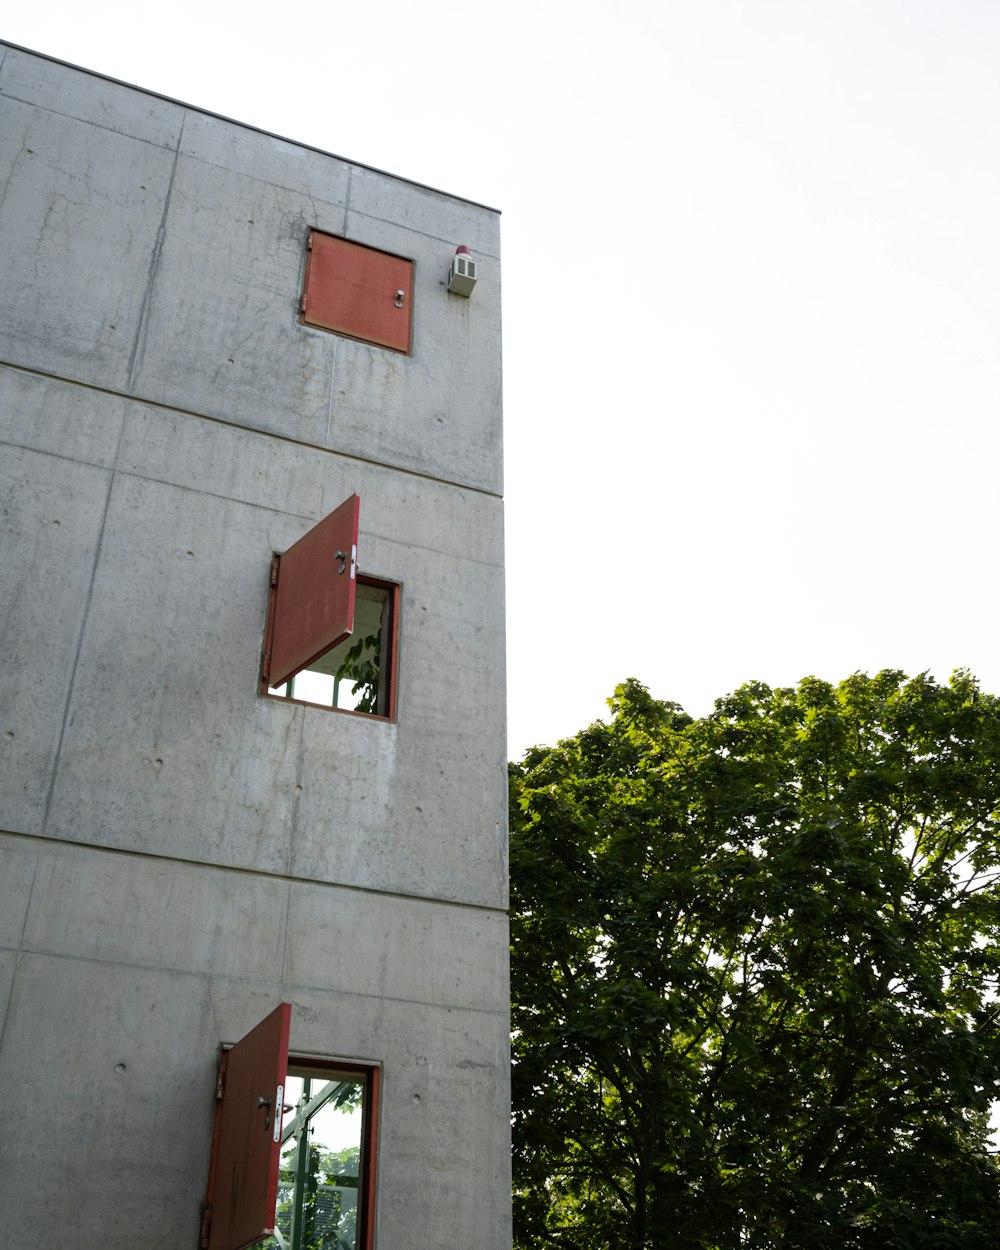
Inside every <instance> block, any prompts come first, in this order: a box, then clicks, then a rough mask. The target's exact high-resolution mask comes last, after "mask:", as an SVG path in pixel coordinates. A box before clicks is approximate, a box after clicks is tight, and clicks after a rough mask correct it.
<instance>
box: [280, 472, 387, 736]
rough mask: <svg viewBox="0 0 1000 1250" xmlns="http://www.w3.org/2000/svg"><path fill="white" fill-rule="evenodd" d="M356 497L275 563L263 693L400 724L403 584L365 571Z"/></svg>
mask: <svg viewBox="0 0 1000 1250" xmlns="http://www.w3.org/2000/svg"><path fill="white" fill-rule="evenodd" d="M360 509H361V501H360V499H359V498H358V496H357V495H350V496H349V497H348V498H347V499H345V500H344V502H343V503H342V504H340V506H339V507H337V508H335V509H334V510H333V512H331V513H329V514H328V515H327V516H325V517H323V519H322V520H321V521H318V522H317V523H316V524H315V525H314V526H313V527H312V529H310V530H308V531H307V532H306V533H305V534H303V535H302V537H301V538H300V539H299V540H298V541H297V542H295V543H293V544H292V546H291V547H289V548H288V550H287V551H285V552H282V553H281V554H280V555H279V554H276V555H275V556H274V557H273V559H272V561H271V595H270V600H269V602H268V610H267V626H266V628H265V630H264V654H263V659H262V662H261V669H260V687H259V689H260V693H261V694H265V695H271V696H273V697H275V698H283V699H291V700H294V701H295V702H297V703H308V704H312V705H314V706H317V705H318V706H320V707H328V708H337V709H338V710H340V711H345V712H355V713H360V714H362V715H366V716H378V717H382V718H384V719H385V720H394V719H395V716H396V668H397V663H398V654H399V602H400V593H399V589H400V588H399V586H398V584H397V583H395V582H387V581H383V580H382V579H381V578H377V577H370V576H365V575H364V574H361V573H359V572H358V535H359V525H360Z"/></svg>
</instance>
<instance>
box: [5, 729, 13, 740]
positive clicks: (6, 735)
mask: <svg viewBox="0 0 1000 1250" xmlns="http://www.w3.org/2000/svg"><path fill="white" fill-rule="evenodd" d="M13 736H14V731H13V729H8V730H7V732H6V734H5V735H4V737H6V738H13Z"/></svg>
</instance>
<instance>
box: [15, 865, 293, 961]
mask: <svg viewBox="0 0 1000 1250" xmlns="http://www.w3.org/2000/svg"><path fill="white" fill-rule="evenodd" d="M288 891H289V885H288V883H287V882H286V881H282V880H280V879H277V878H273V877H262V876H256V875H253V874H249V873H242V874H239V875H235V874H233V873H229V872H221V871H213V870H211V869H205V868H203V867H200V866H195V865H191V864H183V863H178V862H176V861H171V860H164V859H157V858H153V857H147V856H135V855H122V854H116V853H115V852H101V851H97V852H95V851H93V850H90V849H89V848H81V847H77V846H63V847H60V846H50V847H48V848H47V849H46V851H45V852H44V853H43V854H42V855H41V856H40V862H39V865H38V871H37V875H36V877H35V886H34V891H33V893H32V903H31V910H30V914H29V915H28V917H27V924H26V926H25V931H24V947H25V949H26V950H30V951H32V952H33V953H36V954H48V955H64V956H75V957H78V958H81V959H90V960H96V961H100V962H102V963H108V962H111V963H120V964H128V965H130V966H133V967H145V968H155V969H160V970H176V971H185V972H196V973H206V974H210V975H213V976H225V977H236V978H244V979H248V980H255V981H270V982H272V983H273V982H275V981H277V980H278V979H280V977H281V969H282V963H283V960H284V956H285V941H286V926H287V915H288Z"/></svg>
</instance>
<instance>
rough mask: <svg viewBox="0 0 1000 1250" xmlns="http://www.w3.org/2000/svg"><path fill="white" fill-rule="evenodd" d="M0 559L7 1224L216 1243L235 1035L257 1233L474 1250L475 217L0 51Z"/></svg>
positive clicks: (490, 811)
mask: <svg viewBox="0 0 1000 1250" xmlns="http://www.w3.org/2000/svg"><path fill="white" fill-rule="evenodd" d="M463 245H464V246H466V247H468V248H469V249H470V251H469V253H468V254H463V257H462V258H460V261H459V266H458V267H459V269H463V270H464V271H465V272H464V273H460V274H459V275H458V276H459V279H461V281H457V282H456V284H455V285H457V286H458V287H459V289H465V290H468V289H469V285H470V272H469V271H470V270H471V271H473V272H472V273H471V277H476V278H477V280H476V281H475V284H474V289H472V290H471V294H465V295H463V294H460V293H456V291H454V290H452V291H449V289H448V288H449V280H450V275H451V270H452V267H453V261H454V257H455V253H456V248H457V247H459V246H463ZM476 269H478V272H477V273H476V272H475V270H476ZM330 516H335V517H337V518H338V519H337V520H336V521H335V522H330V523H329V525H333V526H334V529H330V528H329V525H327V528H324V526H323V525H320V527H319V529H318V530H317V531H314V527H316V526H317V523H320V522H324V519H325V518H328V517H330ZM345 524H346V525H347V530H346V531H344V529H343V526H344V525H345ZM352 524H354V525H356V527H357V528H356V531H352V530H351V525H352ZM337 526H339V527H340V528H336V527H337ZM311 532H314V533H315V534H316V535H318V537H314V538H313V539H310V540H309V541H308V542H306V543H305V545H304V546H300V547H299V548H297V549H296V550H297V551H298V552H299V553H304V554H302V559H301V560H300V561H299V564H297V565H296V568H298V570H299V571H298V573H297V574H296V577H297V578H298V581H297V582H296V585H297V587H298V589H296V590H295V592H294V594H293V592H292V591H291V590H287V588H288V587H289V586H291V583H292V568H293V556H292V550H293V549H295V545H296V544H297V543H299V540H300V539H303V537H304V536H305V535H307V534H310V533H311ZM345 532H346V533H347V538H346V539H345V538H344V536H343V535H344V533H345ZM355 532H356V538H355V537H354V534H355ZM0 536H2V553H3V559H2V563H0V645H2V649H3V658H4V662H3V665H2V667H0V1025H2V1032H0V1088H2V1089H3V1091H4V1099H3V1103H4V1113H3V1116H2V1117H0V1216H2V1219H3V1223H4V1227H5V1228H6V1229H7V1230H8V1233H9V1235H10V1236H11V1237H13V1238H14V1239H15V1240H16V1241H17V1244H18V1245H19V1246H23V1247H25V1250H33V1248H39V1250H56V1248H57V1247H58V1250H94V1248H95V1247H101V1250H145V1248H147V1247H149V1248H152V1247H158V1248H164V1250H166V1248H169V1250H194V1248H195V1247H197V1246H198V1245H199V1244H206V1245H211V1246H212V1248H213V1250H215V1247H216V1246H218V1245H220V1244H221V1240H220V1238H221V1236H222V1234H221V1233H220V1232H219V1231H218V1227H219V1226H218V1224H217V1221H216V1216H217V1215H218V1211H219V1210H221V1208H222V1207H223V1206H224V1205H225V1206H226V1209H227V1211H228V1214H227V1216H226V1221H225V1222H227V1224H232V1226H233V1229H234V1230H235V1229H236V1227H237V1224H238V1219H237V1215H236V1214H234V1212H236V1208H237V1206H239V1205H240V1204H241V1203H242V1202H243V1201H244V1199H245V1198H246V1194H245V1193H242V1192H241V1193H238V1194H235V1195H234V1193H233V1187H234V1185H235V1187H236V1188H237V1189H239V1186H240V1185H241V1184H244V1179H243V1178H244V1173H243V1172H242V1171H240V1168H242V1166H243V1165H242V1164H238V1163H233V1162H231V1160H229V1157H228V1156H226V1159H225V1160H224V1161H223V1163H222V1164H221V1165H219V1166H218V1167H217V1169H216V1171H217V1175H216V1180H215V1189H214V1198H213V1199H212V1202H213V1204H214V1208H215V1213H214V1214H213V1220H212V1223H211V1224H206V1225H205V1226H204V1227H203V1218H202V1217H203V1210H202V1208H203V1201H204V1198H205V1194H206V1184H207V1179H208V1173H209V1169H210V1155H211V1152H212V1142H213V1125H214V1124H217V1123H218V1121H217V1119H216V1106H217V1103H216V1088H217V1070H218V1066H219V1058H220V1047H228V1046H229V1045H230V1044H232V1043H236V1042H238V1041H239V1040H240V1039H241V1038H243V1037H244V1036H245V1035H247V1034H250V1033H252V1031H253V1030H254V1029H255V1026H257V1025H258V1023H259V1022H261V1021H262V1020H265V1019H266V1018H270V1020H271V1021H272V1024H273V1026H274V1028H275V1029H276V1030H277V1033H276V1036H277V1035H279V1034H280V1033H281V1026H282V1019H284V1024H285V1027H286V1028H287V1031H288V1036H287V1044H288V1049H289V1052H290V1055H291V1059H290V1061H289V1062H290V1064H291V1069H292V1072H293V1073H295V1072H297V1073H298V1078H297V1079H298V1084H297V1085H296V1086H295V1088H294V1090H292V1089H291V1087H292V1086H293V1083H294V1082H293V1080H292V1078H289V1081H288V1087H289V1088H288V1089H286V1090H285V1092H284V1093H283V1094H279V1093H278V1091H277V1090H276V1089H275V1091H274V1094H273V1096H268V1097H260V1096H258V1095H257V1094H256V1093H255V1097H254V1106H253V1107H252V1108H251V1107H250V1106H249V1104H248V1105H247V1108H246V1109H245V1112H242V1113H241V1114H243V1115H244V1118H245V1119H246V1120H247V1122H248V1124H250V1125H251V1127H252V1130H253V1132H255V1133H258V1134H259V1135H260V1136H261V1139H262V1140H264V1141H265V1142H273V1143H274V1145H273V1148H272V1147H271V1146H267V1150H268V1152H269V1156H270V1157H271V1160H272V1163H273V1158H274V1156H275V1155H276V1153H277V1151H278V1149H279V1146H280V1150H281V1163H280V1168H281V1172H280V1176H281V1181H280V1188H279V1192H278V1205H279V1208H284V1209H285V1210H286V1212H287V1211H288V1210H289V1209H291V1207H292V1206H294V1204H295V1203H296V1202H298V1204H299V1205H298V1207H296V1208H295V1209H296V1211H297V1214H296V1216H295V1218H296V1219H299V1220H300V1221H301V1220H302V1219H304V1218H306V1216H305V1215H304V1214H303V1209H304V1208H303V1205H302V1202H303V1200H302V1199H301V1196H299V1197H296V1194H297V1193H299V1191H298V1190H296V1188H295V1187H296V1185H300V1183H301V1184H304V1183H305V1182H302V1181H301V1178H298V1179H296V1177H295V1176H292V1174H293V1173H294V1172H295V1169H296V1168H297V1167H298V1168H299V1169H300V1170H301V1169H302V1168H303V1167H305V1171H306V1172H308V1173H309V1177H310V1178H311V1180H310V1183H311V1185H312V1189H311V1190H310V1191H309V1196H308V1199H307V1200H306V1202H305V1208H309V1205H310V1203H311V1204H312V1214H313V1216H316V1213H317V1212H318V1211H319V1207H320V1206H321V1205H322V1203H321V1202H320V1199H322V1202H325V1204H326V1215H325V1216H324V1217H323V1218H326V1219H327V1220H328V1222H330V1221H332V1223H331V1224H330V1227H331V1229H333V1231H332V1232H330V1234H329V1240H327V1241H324V1242H323V1244H324V1245H329V1246H333V1245H334V1244H337V1245H339V1246H341V1247H343V1246H344V1245H350V1246H356V1248H357V1250H372V1248H373V1246H377V1247H378V1250H424V1248H428V1250H429V1248H432V1247H433V1248H437V1247H444V1246H447V1247H452V1248H454V1250H504V1248H505V1247H507V1246H509V1241H510V1230H509V1206H510V1180H509V1108H508V1101H509V1076H508V1067H507V1053H508V1051H507V1043H508V1036H507V924H506V912H505V907H506V797H505V796H506V789H505V775H504V760H505V741H504V660H503V656H504V652H503V564H502V561H503V547H502V537H503V536H502V511H501V393H500V271H499V219H498V215H497V213H496V212H495V211H494V210H492V209H488V208H485V207H482V206H480V205H477V204H473V203H469V202H467V201H464V200H462V199H459V198H456V197H454V196H451V195H445V194H442V193H441V192H438V191H435V190H432V189H430V188H428V187H424V186H420V185H416V184H414V183H412V182H408V181H404V180H402V179H399V178H394V177H390V176H388V175H387V174H384V173H381V172H378V171H376V170H373V169H370V168H367V167H365V166H363V165H359V164H356V163H352V162H350V161H346V160H342V159H339V158H337V157H335V156H331V155H329V154H327V153H324V152H320V151H317V150H314V149H311V148H308V147H304V146H301V145H298V144H295V143H293V142H289V141H288V140H285V139H282V138H278V137H276V136H274V135H271V134H266V133H263V132H261V131H259V130H255V129H252V128H249V127H246V126H242V125H239V124H236V123H234V122H231V121H227V120H225V119H222V118H220V117H217V116H214V115H211V114H208V113H205V112H202V111H199V110H198V109H194V108H190V107H188V106H186V105H183V104H180V103H178V102H176V101H172V100H168V99H164V98H163V97H160V96H157V95H153V94H150V93H148V92H144V91H141V90H138V89H135V88H133V87H130V86H127V85H125V84H122V83H119V82H114V81H110V80H108V79H106V78H103V77H100V76H98V75H95V74H91V73H87V72H84V71H81V70H79V69H76V68H73V67H70V66H67V65H65V64H62V63H59V62H55V61H52V60H49V59H47V58H45V57H42V56H39V55H37V54H34V53H30V52H27V51H25V50H23V49H18V48H14V47H11V46H9V45H2V44H0ZM355 541H356V548H357V550H356V563H355V560H354V558H353V557H354V552H353V551H352V549H351V548H352V546H353V544H354V542H355ZM310 543H312V546H310ZM282 553H288V556H287V558H286V559H285V561H284V563H282V561H281V554H282ZM276 554H277V555H278V559H277V560H275V556H276ZM296 559H298V557H297V556H296ZM300 566H301V567H300ZM355 574H356V576H355ZM275 580H276V585H275V586H273V585H272V583H273V582H274V581H275ZM348 585H349V589H350V596H349V597H350V598H351V600H352V605H351V606H352V607H353V610H354V612H355V613H356V616H355V623H354V625H353V630H354V632H353V633H352V634H351V635H350V636H348V635H347V634H346V633H345V630H347V629H349V628H352V626H351V623H350V621H349V620H347V618H345V617H344V616H343V613H344V612H346V611H347V610H348V608H347V606H345V603H346V601H345V602H341V600H344V599H345V596H346V594H347V592H346V590H345V589H344V588H345V587H346V586H348ZM331 587H332V590H331V589H330V588H331ZM286 590H287V593H285V592H286ZM328 590H329V591H330V594H329V595H328V593H327V592H328ZM341 592H343V594H342V593H341ZM331 596H332V598H331ZM328 599H329V600H330V602H327V600H328ZM334 600H336V602H334ZM282 613H284V616H282ZM317 614H319V616H320V617H322V618H323V619H322V621H321V622H320V629H321V633H322V630H324V629H325V630H327V632H326V633H323V634H322V637H320V638H319V641H317V635H316V634H315V633H314V632H310V631H311V630H313V625H314V623H315V622H314V617H316V615H317ZM327 618H329V619H327ZM269 619H270V620H271V621H272V623H273V624H272V627H271V628H270V629H269V628H268V621H269ZM345 621H346V623H345ZM303 622H305V624H303ZM300 626H301V628H300ZM283 630H284V631H286V632H285V634H283V633H282V631H283ZM265 635H267V638H268V639H270V641H268V642H267V643H266V645H265ZM286 635H287V636H286ZM272 644H273V651H272ZM279 652H281V654H282V655H284V656H285V657H286V658H285V659H284V660H283V661H282V665H281V671H280V672H279V671H278V662H277V659H275V658H274V657H276V656H277V655H278V653H279ZM289 657H290V658H289ZM272 660H273V662H274V665H275V667H272V668H270V669H269V673H268V683H271V682H276V681H278V680H279V679H280V681H282V682H284V679H285V677H286V676H287V674H288V673H290V672H293V671H295V670H296V669H301V668H302V667H303V665H305V666H306V667H307V668H310V669H312V670H313V671H314V672H318V673H320V674H321V676H319V677H316V678H309V679H308V680H315V681H317V682H319V683H320V685H323V683H324V682H325V686H324V688H323V691H322V692H321V693H316V691H317V689H318V687H308V688H307V687H306V686H303V685H301V684H299V683H302V682H305V681H306V680H307V679H306V678H305V677H297V678H296V679H295V680H296V684H295V685H294V687H293V688H292V689H291V691H289V689H288V687H286V686H283V685H282V686H281V687H280V688H279V689H274V690H272V689H269V688H268V683H265V684H263V685H262V683H261V674H262V671H263V668H264V667H266V666H267V665H268V664H270V663H271V662H272ZM334 683H336V684H337V685H338V686H339V687H340V696H341V697H343V696H346V697H347V699H348V700H350V699H351V698H352V697H353V698H355V699H357V700H358V701H359V703H358V707H357V708H355V710H345V709H344V708H343V706H339V707H337V708H332V707H330V706H319V704H321V703H324V702H325V703H330V702H331V700H332V699H333V697H334V696H333V695H332V694H331V687H332V686H333V685H334ZM352 690H354V691H355V693H354V695H353V696H352V693H351V691H352ZM289 693H291V695H292V697H281V695H282V694H284V695H285V696H288V695H289ZM282 1003H285V1004H289V1005H290V1011H286V1013H285V1016H284V1017H282V1014H281V1011H280V1010H279V1004H282ZM280 1041H281V1039H280V1037H279V1040H278V1045H279V1049H280ZM235 1053H236V1052H234V1054H235ZM227 1079H228V1078H227ZM254 1079H256V1078H254ZM308 1082H312V1084H311V1085H310V1084H308ZM320 1084H322V1088H323V1090H324V1091H325V1092H324V1094H323V1097H327V1096H328V1095H330V1096H331V1097H332V1102H330V1103H329V1104H328V1109H329V1108H339V1109H337V1110H336V1115H335V1116H334V1119H337V1117H338V1116H339V1117H340V1118H339V1120H338V1123H343V1124H344V1125H347V1124H355V1125H361V1128H360V1129H359V1130H358V1131H359V1132H360V1134H361V1136H360V1138H359V1140H358V1142H357V1144H356V1147H355V1148H348V1147H347V1146H344V1145H343V1142H337V1141H333V1140H332V1139H330V1140H325V1139H324V1140H322V1141H321V1140H320V1138H321V1137H323V1133H324V1132H325V1130H319V1129H317V1127H316V1123H315V1122H314V1121H311V1120H310V1116H311V1115H312V1114H313V1112H312V1111H311V1110H310V1108H309V1107H307V1106H306V1104H307V1103H309V1100H310V1098H312V1099H314V1100H315V1094H316V1090H317V1089H318V1088H320ZM248 1088H249V1087H248ZM265 1088H267V1089H268V1094H269V1095H270V1088H269V1087H267V1086H266V1084H265ZM289 1090H291V1092H289ZM310 1090H311V1091H312V1092H311V1093H310ZM331 1091H332V1094H331ZM228 1097H229V1093H228V1091H227V1092H226V1098H227V1099H228ZM274 1098H279V1099H281V1100H282V1101H284V1103H285V1104H286V1109H285V1111H284V1117H283V1121H282V1117H281V1116H278V1117H277V1119H278V1120H279V1125H278V1128H280V1127H281V1123H280V1122H283V1123H284V1125H285V1130H286V1135H287V1129H288V1126H289V1125H290V1124H294V1125H295V1126H296V1127H295V1133H293V1134H292V1136H291V1137H289V1138H288V1140H286V1141H284V1142H283V1143H282V1142H280V1141H276V1140H275V1138H277V1137H278V1136H279V1134H278V1132H277V1130H275V1131H274V1132H272V1124H273V1123H274V1116H275V1110H276V1109H275V1106H274ZM258 1103H259V1106H258ZM296 1103H298V1109H297V1110H293V1109H291V1108H292V1107H293V1105H294V1104H296ZM352 1109H353V1110H352ZM307 1122H308V1123H307ZM308 1129H311V1130H312V1138H311V1140H312V1146H313V1148H314V1149H313V1151H312V1154H310V1153H309V1133H308V1131H307V1130H308ZM250 1131H251V1130H250V1128H248V1129H247V1132H248V1133H249V1132H250ZM227 1132H228V1130H226V1129H224V1128H219V1129H218V1130H217V1134H218V1135H221V1136H219V1140H220V1141H221V1142H222V1144H221V1145H219V1146H218V1149H217V1154H216V1158H217V1159H218V1158H222V1155H221V1154H219V1153H218V1151H223V1152H224V1150H225V1149H228V1148H229V1147H227V1146H226V1141H228V1140H229V1139H228V1138H226V1133H227ZM296 1133H298V1134H300V1136H299V1137H296V1135H295V1134H296ZM223 1139H225V1140H223ZM320 1147H322V1148H324V1149H326V1150H327V1154H328V1156H329V1157H325V1158H324V1159H320V1158H319V1149H320ZM237 1149H238V1147H237ZM352 1149H353V1153H352ZM338 1151H339V1155H338V1158H340V1162H339V1163H337V1162H336V1160H335V1161H334V1162H333V1163H331V1162H330V1158H331V1157H332V1156H333V1155H334V1154H337V1152H338ZM359 1156H360V1161H359ZM303 1161H305V1164H304V1163H303ZM352 1168H353V1172H352V1170H351V1169H352ZM222 1173H225V1175H222ZM290 1177H291V1179H289V1178H290ZM269 1183H270V1182H269ZM254 1184H256V1182H254ZM352 1191H353V1192H352ZM331 1204H332V1206H331ZM332 1207H336V1212H339V1215H337V1214H336V1212H335V1213H334V1215H330V1210H331V1209H332ZM349 1208H350V1210H349ZM351 1210H353V1215H351V1216H350V1219H349V1218H348V1215H350V1211H351ZM308 1213H309V1212H308V1210H306V1214H308ZM338 1219H339V1221H340V1223H339V1224H337V1220H338ZM334 1225H336V1227H334ZM355 1225H356V1236H355V1231H354V1229H355ZM300 1228H301V1225H300ZM258 1231H259V1230H258ZM334 1232H335V1233H336V1238H335V1237H334V1235H333V1234H334ZM279 1233H280V1235H281V1237H282V1238H283V1239H284V1240H285V1241H288V1239H289V1237H290V1236H291V1233H290V1232H289V1225H288V1223H287V1220H286V1224H285V1225H284V1226H283V1227H279ZM227 1235H229V1236H230V1238H231V1240H232V1244H236V1243H237V1242H238V1241H239V1238H240V1237H241V1236H245V1234H242V1233H239V1232H237V1231H232V1232H231V1234H227ZM254 1235H256V1234H254ZM316 1236H318V1234H316ZM203 1237H204V1243H203V1242H202V1238H203ZM337 1238H339V1239H340V1240H337ZM273 1244H278V1243H273Z"/></svg>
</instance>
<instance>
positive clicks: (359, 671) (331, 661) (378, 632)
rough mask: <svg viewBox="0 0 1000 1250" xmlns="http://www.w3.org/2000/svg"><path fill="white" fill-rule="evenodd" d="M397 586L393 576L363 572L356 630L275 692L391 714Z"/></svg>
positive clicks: (359, 581) (356, 602) (356, 606)
mask: <svg viewBox="0 0 1000 1250" xmlns="http://www.w3.org/2000/svg"><path fill="white" fill-rule="evenodd" d="M396 590H397V587H395V586H394V585H393V584H391V583H389V582H381V581H376V580H375V579H374V578H367V577H365V576H364V575H363V574H359V575H358V577H357V588H356V591H355V600H354V632H353V633H352V634H351V636H350V637H349V638H345V639H344V641H343V642H341V643H339V644H338V645H337V646H335V647H333V648H331V649H330V650H329V651H327V652H326V654H325V655H323V656H321V657H320V658H319V659H318V660H317V661H315V662H314V663H313V664H311V665H310V666H309V667H308V668H306V669H303V670H302V671H301V672H299V673H296V674H295V676H294V677H291V678H289V680H288V681H287V682H285V683H284V684H283V685H281V686H272V687H270V688H269V692H270V693H271V694H273V695H276V696H277V697H279V698H285V699H296V700H298V701H300V702H305V703H318V704H320V705H322V706H323V707H335V708H340V709H346V710H347V711H352V712H366V713H368V714H369V715H374V716H389V715H390V708H391V706H392V704H391V698H390V696H391V690H392V676H393V674H392V658H393V652H394V633H395V630H394V625H395V620H394V617H395V607H396V604H395V599H396Z"/></svg>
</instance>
